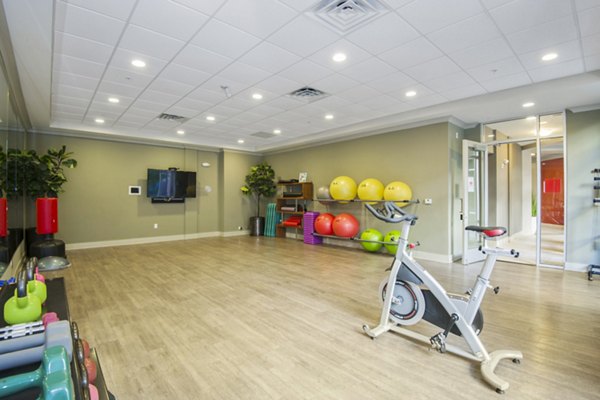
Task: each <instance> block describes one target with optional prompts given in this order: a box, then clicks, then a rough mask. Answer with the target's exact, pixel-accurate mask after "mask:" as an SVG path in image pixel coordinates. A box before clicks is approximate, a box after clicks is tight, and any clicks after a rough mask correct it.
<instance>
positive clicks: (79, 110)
mask: <svg viewBox="0 0 600 400" xmlns="http://www.w3.org/2000/svg"><path fill="white" fill-rule="evenodd" d="M86 110H87V107H78V106H73V105H68V104H53V105H52V113H53V114H55V113H67V114H71V115H73V116H75V115H80V116H82V117H83V115H84V114H85V112H86Z"/></svg>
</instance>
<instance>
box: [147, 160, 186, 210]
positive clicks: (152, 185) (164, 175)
mask: <svg viewBox="0 0 600 400" xmlns="http://www.w3.org/2000/svg"><path fill="white" fill-rule="evenodd" d="M146 196H147V197H150V198H152V199H163V200H168V201H169V202H173V201H178V200H179V201H183V200H184V199H185V198H186V197H196V173H195V172H192V171H176V170H174V169H169V170H166V169H153V168H150V169H148V182H147V190H146Z"/></svg>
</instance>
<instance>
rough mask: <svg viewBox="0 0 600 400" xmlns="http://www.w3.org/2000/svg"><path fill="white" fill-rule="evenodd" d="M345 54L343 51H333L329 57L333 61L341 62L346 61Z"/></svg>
mask: <svg viewBox="0 0 600 400" xmlns="http://www.w3.org/2000/svg"><path fill="white" fill-rule="evenodd" d="M346 58H347V57H346V55H345V54H344V53H335V54H334V55H333V57H331V59H332V60H333V61H335V62H343V61H346Z"/></svg>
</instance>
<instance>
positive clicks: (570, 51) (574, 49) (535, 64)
mask: <svg viewBox="0 0 600 400" xmlns="http://www.w3.org/2000/svg"><path fill="white" fill-rule="evenodd" d="M548 53H556V54H558V57H557V58H556V59H554V60H551V61H543V60H542V56H544V55H545V54H548ZM581 57H582V54H581V45H580V42H579V40H573V41H571V42H566V43H561V44H559V45H556V46H551V47H547V48H544V49H540V50H536V51H532V52H530V53H525V54H521V55H520V56H519V60H521V63H522V64H523V66H524V67H525V69H527V70H530V69H534V68H542V67H545V66H547V65H554V64H560V63H564V62H565V61H570V60H573V59H575V58H581Z"/></svg>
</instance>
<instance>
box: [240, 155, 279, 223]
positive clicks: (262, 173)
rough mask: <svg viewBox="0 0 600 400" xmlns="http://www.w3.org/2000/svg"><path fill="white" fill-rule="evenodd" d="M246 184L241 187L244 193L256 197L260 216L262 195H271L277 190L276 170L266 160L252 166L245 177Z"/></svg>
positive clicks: (257, 214) (258, 215) (257, 211)
mask: <svg viewBox="0 0 600 400" xmlns="http://www.w3.org/2000/svg"><path fill="white" fill-rule="evenodd" d="M245 182H246V184H245V185H244V186H242V187H241V190H242V193H244V194H246V195H248V196H251V195H254V196H255V197H256V216H257V217H260V199H261V197H270V196H273V195H274V194H275V192H276V191H277V186H276V185H275V171H274V170H273V168H272V167H271V166H270V165H269V164H267V163H266V162H262V163H260V164H257V165H254V166H252V167H250V172H249V173H248V175H246V178H245Z"/></svg>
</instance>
